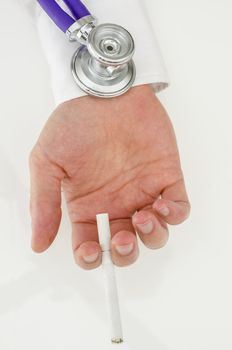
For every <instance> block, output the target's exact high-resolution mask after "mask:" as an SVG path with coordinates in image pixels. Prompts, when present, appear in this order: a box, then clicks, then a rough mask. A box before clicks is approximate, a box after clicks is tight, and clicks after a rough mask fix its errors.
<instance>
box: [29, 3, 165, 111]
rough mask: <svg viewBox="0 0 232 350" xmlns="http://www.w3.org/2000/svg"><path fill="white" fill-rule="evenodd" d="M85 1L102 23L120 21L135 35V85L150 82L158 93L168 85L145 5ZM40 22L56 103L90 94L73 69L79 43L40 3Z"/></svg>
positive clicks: (37, 19)
mask: <svg viewBox="0 0 232 350" xmlns="http://www.w3.org/2000/svg"><path fill="white" fill-rule="evenodd" d="M85 4H86V5H87V7H88V8H89V9H90V11H91V12H92V13H93V14H94V15H95V16H96V17H97V18H98V20H99V23H104V22H108V23H109V22H111V23H117V24H120V25H121V26H124V27H125V28H126V29H128V30H129V31H130V33H131V34H132V36H133V37H134V40H135V45H136V52H135V56H134V61H135V65H136V71H137V75H136V79H135V82H134V84H133V86H138V85H144V84H150V85H151V86H152V88H153V90H154V93H157V92H159V91H161V90H163V89H164V88H166V87H167V86H168V85H169V79H168V75H167V72H166V69H165V65H164V62H163V59H162V55H161V53H160V49H159V46H158V43H157V40H156V38H155V35H154V32H153V30H152V27H151V19H150V18H149V15H148V13H146V10H145V8H144V6H145V5H143V4H142V3H141V1H140V0H117V1H113V0H99V2H96V1H95V0H88V1H87V0H86V1H85ZM37 6H38V5H37ZM129 8H133V16H131V17H130V18H129V20H128V13H129V10H128V9H129ZM36 25H37V28H38V33H39V37H40V40H41V44H42V47H43V49H44V52H45V55H46V58H47V61H48V64H49V67H50V72H51V80H52V88H53V93H54V98H55V103H56V104H57V105H58V104H60V103H62V102H65V101H67V100H70V99H73V98H78V97H82V96H86V95H87V94H86V93H85V92H84V91H82V90H81V89H80V88H79V87H78V86H77V85H76V83H75V82H74V80H73V77H72V73H71V70H70V62H71V58H72V56H73V53H74V52H75V50H76V49H77V47H78V44H77V43H70V42H69V41H68V40H67V39H66V36H65V35H64V33H62V32H61V31H60V30H59V29H58V28H57V27H56V26H55V25H54V23H53V22H52V21H51V20H50V19H49V18H48V16H47V15H46V14H45V13H44V12H43V11H41V10H40V8H39V6H38V7H37V11H36Z"/></svg>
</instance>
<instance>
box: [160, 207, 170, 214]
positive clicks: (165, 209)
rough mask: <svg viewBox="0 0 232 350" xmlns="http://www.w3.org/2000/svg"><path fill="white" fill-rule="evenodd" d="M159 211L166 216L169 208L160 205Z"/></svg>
mask: <svg viewBox="0 0 232 350" xmlns="http://www.w3.org/2000/svg"><path fill="white" fill-rule="evenodd" d="M159 213H160V214H161V215H163V216H168V215H169V214H170V210H169V209H168V207H162V208H160V209H159Z"/></svg>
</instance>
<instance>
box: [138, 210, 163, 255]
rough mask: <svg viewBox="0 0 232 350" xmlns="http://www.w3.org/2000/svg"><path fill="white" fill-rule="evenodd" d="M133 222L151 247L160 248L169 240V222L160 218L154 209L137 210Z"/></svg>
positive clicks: (146, 244) (147, 245) (142, 238)
mask: <svg viewBox="0 0 232 350" xmlns="http://www.w3.org/2000/svg"><path fill="white" fill-rule="evenodd" d="M132 222H133V225H134V228H135V230H136V232H137V233H138V235H139V237H140V239H141V241H142V242H143V243H144V245H145V246H146V247H148V248H150V249H159V248H161V247H163V246H165V244H166V243H167V241H168V237H169V234H168V228H167V224H166V223H165V222H163V221H162V220H161V219H158V218H157V217H156V216H155V215H154V212H153V210H152V209H149V210H147V209H146V210H141V211H139V212H136V213H135V214H134V215H133V217H132Z"/></svg>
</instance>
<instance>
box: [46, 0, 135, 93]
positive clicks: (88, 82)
mask: <svg viewBox="0 0 232 350" xmlns="http://www.w3.org/2000/svg"><path fill="white" fill-rule="evenodd" d="M39 2H40V4H41V5H42V7H43V8H44V9H45V11H46V12H47V13H48V11H47V8H46V6H47V5H48V2H47V1H45V0H39ZM65 3H66V4H67V5H68V6H69V8H70V10H71V11H72V13H73V15H75V18H76V21H75V20H73V22H71V23H70V22H68V24H67V25H66V26H67V28H66V29H65V30H64V28H63V27H64V26H63V27H62V28H61V26H60V25H59V23H57V22H56V24H58V26H59V27H60V28H61V29H62V30H63V31H65V32H66V35H67V36H68V39H69V40H70V41H77V42H79V43H80V44H81V46H80V47H79V48H78V49H77V51H76V52H75V53H74V56H73V58H72V62H71V71H72V74H73V77H74V79H75V82H76V83H77V84H78V85H79V87H80V88H81V89H82V90H84V91H85V92H86V93H88V94H90V95H93V96H98V97H105V98H109V97H115V96H119V95H121V94H123V93H125V92H126V91H127V90H129V89H130V87H131V86H132V84H133V82H134V80H135V75H136V69H135V65H134V62H133V60H132V57H133V55H134V52H135V44H134V40H133V38H132V36H131V34H130V33H129V32H128V31H127V30H126V29H125V28H123V27H121V26H119V25H116V24H111V23H105V24H100V25H96V19H95V18H94V17H93V16H92V15H91V14H90V13H89V12H88V10H87V9H86V7H85V6H84V5H83V4H82V3H81V2H80V1H77V0H75V1H74V0H66V1H65ZM74 4H75V6H74ZM45 5H46V6H45ZM53 5H54V4H53ZM55 6H58V4H57V3H56V5H55ZM59 9H60V8H59ZM61 11H63V10H61ZM63 12H64V11H63ZM80 12H81V14H82V15H83V16H82V17H81V16H78V14H79V13H80ZM48 14H49V13H48ZM64 14H65V15H66V16H68V15H67V14H66V13H65V12H64ZM49 15H50V17H51V11H50V14H49ZM78 17H79V18H78ZM66 19H67V18H66ZM53 20H54V18H53ZM56 20H57V16H56ZM70 24H71V25H70Z"/></svg>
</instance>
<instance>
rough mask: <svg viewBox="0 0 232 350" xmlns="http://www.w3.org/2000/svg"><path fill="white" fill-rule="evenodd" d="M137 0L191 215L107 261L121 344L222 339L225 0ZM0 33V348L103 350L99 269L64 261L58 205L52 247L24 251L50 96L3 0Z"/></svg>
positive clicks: (66, 233)
mask: <svg viewBox="0 0 232 350" xmlns="http://www.w3.org/2000/svg"><path fill="white" fill-rule="evenodd" d="M147 4H148V6H149V7H150V10H151V13H152V18H153V24H154V28H155V32H156V35H157V37H158V39H159V43H160V46H161V49H162V52H163V55H164V58H165V61H166V65H167V68H168V71H169V75H170V77H171V81H172V85H171V87H170V88H169V89H168V90H166V91H165V92H163V93H162V94H160V99H161V100H162V102H163V103H164V105H165V106H166V108H167V109H168V111H169V114H170V116H171V118H172V120H173V123H174V126H175V130H176V133H177V137H178V141H179V147H180V152H181V157H182V164H183V169H184V172H185V177H186V182H187V186H188V190H189V194H190V198H191V203H192V215H191V218H190V219H189V220H188V222H186V223H185V224H183V225H181V226H178V227H172V228H171V237H170V241H169V244H168V245H167V247H165V248H164V249H162V250H160V251H148V250H146V249H145V248H143V247H141V251H142V253H141V257H140V260H139V261H138V262H137V263H136V264H135V265H133V266H132V267H129V268H126V269H118V270H117V276H118V284H119V290H120V299H121V308H122V318H123V324H124V333H125V338H126V340H127V346H126V347H125V348H126V349H129V350H141V349H146V350H218V349H223V350H231V349H232V336H231V333H232V302H231V297H232V280H231V279H232V273H231V268H232V254H231V250H232V230H231V224H230V222H231V201H232V200H231V198H232V190H231V186H232V165H231V160H232V141H231V128H232V122H231V119H232V108H231V102H232V97H231V82H232V70H231V63H232V38H231V37H232V21H231V18H232V4H231V1H230V0H221V1H218V0H194V1H188V0H187V1H186V0H175V1H172V0H155V1H147ZM0 43H1V55H0V167H1V171H0V349H1V350H21V349H23V350H32V349H33V350H41V349H43V350H51V349H53V350H61V349H69V350H74V349H82V350H89V349H90V348H93V349H96V350H98V349H99V350H108V349H110V348H111V347H112V346H111V344H110V343H109V342H108V333H107V331H108V329H107V324H106V310H105V303H104V289H103V286H102V275H101V270H100V269H98V270H95V271H91V272H86V271H82V270H81V269H79V268H78V267H76V266H75V265H74V262H73V258H72V254H71V244H70V226H69V223H68V220H67V216H66V214H65V215H64V220H63V223H62V227H61V229H60V233H59V237H58V239H57V240H56V242H55V244H54V245H53V246H52V248H51V249H50V250H49V251H48V252H47V253H45V254H43V255H39V256H37V255H35V254H33V253H32V252H31V250H30V218H29V213H28V198H29V176H28V167H27V158H28V153H29V151H30V149H31V147H32V146H33V144H34V142H35V140H36V138H37V136H38V134H39V132H40V130H41V128H42V126H43V125H44V123H45V121H46V119H47V117H48V115H49V113H50V112H51V111H52V108H53V99H52V93H51V89H50V85H49V84H50V83H49V77H48V67H47V64H46V61H45V59H44V56H43V53H42V50H41V48H40V45H39V42H38V39H37V35H36V32H35V29H34V28H33V25H32V24H31V23H30V21H29V18H28V16H27V14H26V13H25V12H24V11H23V10H22V8H21V7H19V6H18V5H17V3H16V1H14V0H7V1H5V2H3V1H1V4H0ZM121 349H124V347H121Z"/></svg>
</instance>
